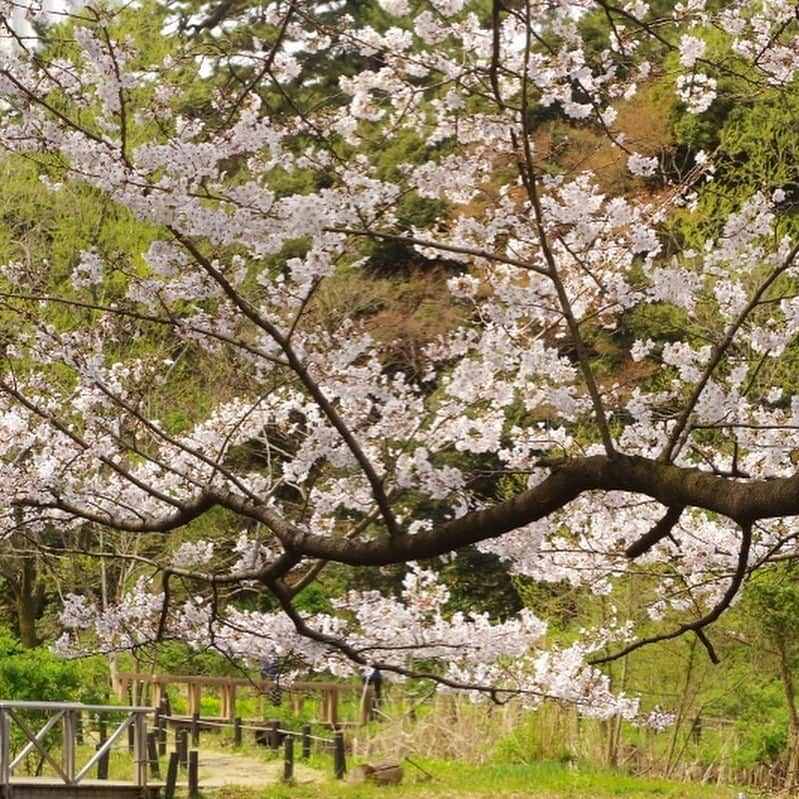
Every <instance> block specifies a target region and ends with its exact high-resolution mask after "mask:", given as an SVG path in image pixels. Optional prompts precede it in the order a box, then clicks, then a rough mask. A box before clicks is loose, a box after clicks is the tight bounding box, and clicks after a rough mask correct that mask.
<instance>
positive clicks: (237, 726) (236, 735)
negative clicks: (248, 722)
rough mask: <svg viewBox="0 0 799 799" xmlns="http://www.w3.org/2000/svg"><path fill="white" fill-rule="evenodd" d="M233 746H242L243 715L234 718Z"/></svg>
mask: <svg viewBox="0 0 799 799" xmlns="http://www.w3.org/2000/svg"><path fill="white" fill-rule="evenodd" d="M233 746H241V716H236V718H235V719H233Z"/></svg>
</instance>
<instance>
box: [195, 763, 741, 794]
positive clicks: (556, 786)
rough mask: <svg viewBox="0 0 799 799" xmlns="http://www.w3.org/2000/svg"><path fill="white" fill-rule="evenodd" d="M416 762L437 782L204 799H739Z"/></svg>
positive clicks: (601, 774)
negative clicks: (503, 798)
mask: <svg viewBox="0 0 799 799" xmlns="http://www.w3.org/2000/svg"><path fill="white" fill-rule="evenodd" d="M414 761H415V762H417V763H418V764H419V765H420V766H422V767H423V768H424V769H425V770H426V771H428V772H430V774H432V779H426V780H425V781H420V779H419V778H423V777H424V775H423V773H422V772H421V771H419V770H418V769H416V768H414V767H413V766H412V765H409V764H408V763H407V762H406V763H405V764H404V767H405V778H404V780H403V783H402V784H401V785H397V786H379V787H378V786H374V785H352V784H350V783H348V782H347V781H346V780H344V781H341V782H339V781H336V780H333V779H330V780H325V781H323V782H318V783H306V784H298V785H282V784H277V785H271V786H269V788H268V789H264V790H253V789H241V788H236V787H235V786H231V787H229V788H224V789H217V790H215V791H206V792H204V796H205V797H207V798H208V799H266V797H269V799H399V797H403V799H404V797H410V799H439V798H440V799H444V798H445V797H456V798H458V797H459V798H460V799H477V798H478V797H498V796H499V797H507V799H522V798H523V797H524V799H527V797H529V798H530V799H609V797H626V799H644V797H663V798H664V799H668V798H669V797H673V799H730V797H731V796H734V795H735V790H734V789H733V788H730V787H729V786H709V785H691V784H685V783H676V782H669V781H667V780H647V779H643V778H639V777H630V776H626V775H624V774H620V773H617V772H613V771H605V770H595V769H589V768H578V769H573V768H570V767H568V766H565V765H562V764H560V763H546V762H545V763H536V764H533V765H525V766H511V765H503V766H499V765H498V766H466V765H463V764H460V763H454V762H443V761H430V760H423V759H421V758H414Z"/></svg>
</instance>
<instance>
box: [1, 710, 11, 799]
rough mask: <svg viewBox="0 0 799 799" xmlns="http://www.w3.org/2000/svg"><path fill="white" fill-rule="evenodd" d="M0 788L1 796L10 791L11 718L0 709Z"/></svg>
mask: <svg viewBox="0 0 799 799" xmlns="http://www.w3.org/2000/svg"><path fill="white" fill-rule="evenodd" d="M0 787H2V790H3V794H4V795H7V794H8V793H9V791H10V790H11V717H10V716H9V714H8V711H7V710H6V709H5V708H0Z"/></svg>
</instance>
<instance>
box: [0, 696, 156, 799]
mask: <svg viewBox="0 0 799 799" xmlns="http://www.w3.org/2000/svg"><path fill="white" fill-rule="evenodd" d="M87 714H93V715H95V716H96V717H97V718H98V719H99V718H103V719H104V722H103V735H102V738H101V740H100V742H99V743H98V744H97V747H96V749H95V751H94V752H93V753H91V755H90V756H89V757H88V758H87V759H86V761H85V762H80V760H79V742H80V739H81V737H82V719H83V717H84V715H87ZM151 714H152V715H154V714H155V708H152V707H138V706H129V705H121V706H120V705H85V704H81V703H78V702H7V701H0V796H2V799H79V797H80V799H153V797H155V796H157V795H158V792H159V790H160V785H159V784H152V785H148V782H147V777H148V759H147V747H146V723H147V716H148V715H151ZM109 719H110V724H109V723H108V722H109ZM123 736H124V737H126V738H129V740H130V743H131V744H132V750H133V751H132V757H131V763H132V772H133V773H132V775H131V777H132V778H131V780H130V781H124V782H123V781H117V780H113V781H112V780H99V779H94V778H92V777H90V776H89V774H90V773H92V772H94V771H95V770H96V769H98V768H99V767H100V764H101V762H102V761H103V760H105V759H106V758H107V757H108V755H109V753H110V751H111V748H112V747H113V746H114V745H115V744H116V743H117V742H118V741H120V740H121V739H122V738H123ZM30 756H35V757H38V758H39V760H40V766H44V767H46V768H47V770H48V772H49V774H48V776H46V777H30V776H22V775H18V774H16V773H15V772H16V771H17V770H18V769H20V768H21V767H22V766H23V764H25V763H26V762H27V759H28V758H29V757H30Z"/></svg>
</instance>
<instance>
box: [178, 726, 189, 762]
mask: <svg viewBox="0 0 799 799" xmlns="http://www.w3.org/2000/svg"><path fill="white" fill-rule="evenodd" d="M175 751H176V752H177V756H178V765H179V766H180V767H181V768H183V769H185V768H188V766H189V733H188V730H178V731H177V734H176V735H175Z"/></svg>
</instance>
